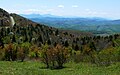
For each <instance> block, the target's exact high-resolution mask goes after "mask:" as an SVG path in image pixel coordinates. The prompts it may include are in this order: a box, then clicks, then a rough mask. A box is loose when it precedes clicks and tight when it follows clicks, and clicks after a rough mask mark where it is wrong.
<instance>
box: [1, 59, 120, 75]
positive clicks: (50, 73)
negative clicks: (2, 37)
mask: <svg viewBox="0 0 120 75" xmlns="http://www.w3.org/2000/svg"><path fill="white" fill-rule="evenodd" d="M65 66H66V68H64V69H60V70H50V69H44V68H42V67H44V64H41V63H40V62H6V61H0V75H120V63H117V64H113V65H111V66H109V67H97V66H96V65H91V64H86V63H79V64H75V63H67V64H65Z"/></svg>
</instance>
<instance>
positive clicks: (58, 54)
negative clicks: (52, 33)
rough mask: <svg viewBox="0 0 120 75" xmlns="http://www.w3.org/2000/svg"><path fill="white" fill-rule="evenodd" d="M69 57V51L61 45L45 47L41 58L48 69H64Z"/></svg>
mask: <svg viewBox="0 0 120 75" xmlns="http://www.w3.org/2000/svg"><path fill="white" fill-rule="evenodd" d="M69 56H70V53H69V50H68V49H67V48H65V47H63V46H61V45H59V44H57V46H56V47H51V48H50V47H49V46H48V45H44V46H43V47H42V50H41V58H42V61H43V62H44V63H45V64H46V66H47V68H63V64H64V63H66V61H67V58H68V57H69Z"/></svg>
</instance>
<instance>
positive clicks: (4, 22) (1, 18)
mask: <svg viewBox="0 0 120 75" xmlns="http://www.w3.org/2000/svg"><path fill="white" fill-rule="evenodd" d="M10 25H11V21H10V15H9V13H8V12H6V11H5V10H3V9H1V8H0V26H10Z"/></svg>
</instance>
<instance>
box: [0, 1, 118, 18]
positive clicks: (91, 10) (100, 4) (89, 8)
mask: <svg viewBox="0 0 120 75" xmlns="http://www.w3.org/2000/svg"><path fill="white" fill-rule="evenodd" d="M0 7H1V8H3V9H5V10H7V11H8V12H11V13H18V14H33V13H36V14H52V15H59V16H79V17H105V18H112V19H120V0H0Z"/></svg>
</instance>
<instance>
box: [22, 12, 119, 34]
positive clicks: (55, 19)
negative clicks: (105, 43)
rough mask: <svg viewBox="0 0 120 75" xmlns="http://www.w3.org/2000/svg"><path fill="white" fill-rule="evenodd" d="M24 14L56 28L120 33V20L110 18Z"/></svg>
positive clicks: (98, 32)
mask: <svg viewBox="0 0 120 75" xmlns="http://www.w3.org/2000/svg"><path fill="white" fill-rule="evenodd" d="M22 16H24V17H26V18H29V19H30V20H32V21H35V22H38V23H42V24H45V25H48V26H52V27H56V28H62V29H70V30H80V31H89V32H92V33H94V34H114V33H120V20H110V19H105V18H100V17H92V18H89V17H88V18H81V17H61V16H54V15H50V14H46V15H39V14H30V15H22Z"/></svg>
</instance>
